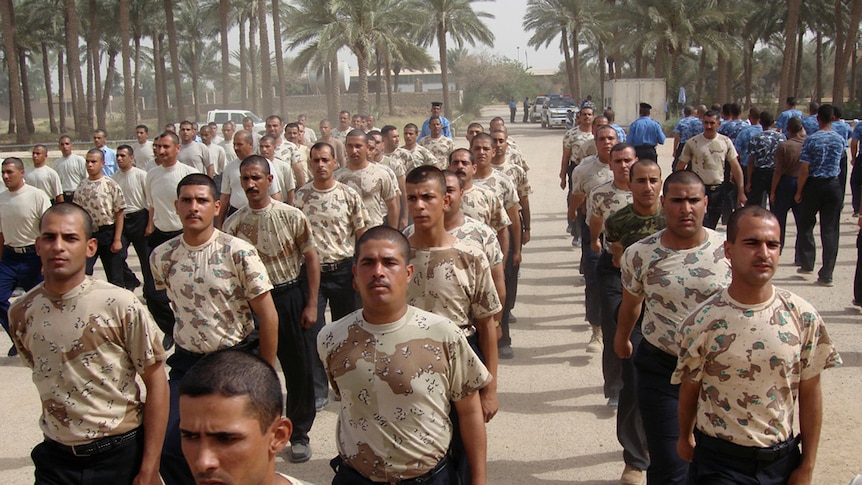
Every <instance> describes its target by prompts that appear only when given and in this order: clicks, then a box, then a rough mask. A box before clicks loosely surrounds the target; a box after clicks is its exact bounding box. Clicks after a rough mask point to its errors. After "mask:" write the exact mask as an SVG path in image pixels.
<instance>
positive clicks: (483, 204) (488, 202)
mask: <svg viewBox="0 0 862 485" xmlns="http://www.w3.org/2000/svg"><path fill="white" fill-rule="evenodd" d="M461 212H463V213H464V215H465V216H467V217H472V218H473V219H476V220H478V221H481V222H484V223H485V224H487V225H488V227H490V228H491V229H493V230H495V231H497V232H500V231H501V230H503V229H505V228H506V227H508V226H511V225H512V220H511V219H509V213H508V212H506V209H504V208H503V203H502V202H501V201H500V199H499V198H497V196H496V195H495V194H494V192H492V191H491V190H489V189H486V188H485V187H482V186H481V185H475V184H474V185H472V186H471V187H470V188H469V189H467V190H465V191H464V193H463V194H461Z"/></svg>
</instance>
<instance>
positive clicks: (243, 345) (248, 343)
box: [174, 338, 260, 359]
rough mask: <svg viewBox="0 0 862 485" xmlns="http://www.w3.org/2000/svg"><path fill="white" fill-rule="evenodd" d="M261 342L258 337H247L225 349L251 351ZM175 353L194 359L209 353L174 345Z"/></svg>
mask: <svg viewBox="0 0 862 485" xmlns="http://www.w3.org/2000/svg"><path fill="white" fill-rule="evenodd" d="M259 343H260V340H259V339H257V338H253V339H251V338H246V339H245V340H243V341H242V342H240V343H238V344H236V345H234V346H233V347H228V348H227V349H225V350H238V351H240V352H251V351H252V350H254V349H255V348H257V346H258V344H259ZM174 353H175V354H180V355H183V356H185V357H190V358H192V359H203V358H204V356H206V355H207V354H201V353H198V352H192V351H191V350H186V349H184V348H182V347H180V346H179V345H175V346H174Z"/></svg>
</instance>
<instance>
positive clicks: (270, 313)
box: [248, 291, 278, 367]
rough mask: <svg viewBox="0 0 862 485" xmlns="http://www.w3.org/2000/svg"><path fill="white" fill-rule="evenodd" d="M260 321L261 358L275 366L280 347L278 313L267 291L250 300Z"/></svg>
mask: <svg viewBox="0 0 862 485" xmlns="http://www.w3.org/2000/svg"><path fill="white" fill-rule="evenodd" d="M248 303H249V304H250V305H251V309H252V310H253V311H254V314H255V315H257V318H258V321H259V322H260V329H259V330H258V335H260V358H261V359H263V360H265V361H267V362H268V363H269V365H271V366H273V367H275V352H276V349H278V313H276V311H275V304H274V303H273V302H272V295H270V293H269V292H268V291H267V292H266V293H264V294H262V295H258V296H256V297H254V298H253V299H251V300H249V302H248Z"/></svg>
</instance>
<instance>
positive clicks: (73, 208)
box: [3, 158, 93, 239]
mask: <svg viewBox="0 0 862 485" xmlns="http://www.w3.org/2000/svg"><path fill="white" fill-rule="evenodd" d="M6 160H9V159H8V158H7V159H6ZM3 164H4V165H5V164H6V162H3ZM48 214H57V215H61V216H68V215H72V214H79V215H80V216H81V220H82V221H84V236H86V238H87V239H90V238H92V237H93V218H92V217H90V213H89V212H87V211H86V210H85V209H84V208H83V207H81V206H79V205H78V204H75V203H74V202H60V203H57V204H54V205H52V206H51V207H49V208H48V210H46V211H45V212H44V213H43V214H42V217H40V218H39V230H40V231H41V230H42V223H43V222H44V221H45V217H47V216H48Z"/></svg>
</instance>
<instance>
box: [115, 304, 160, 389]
mask: <svg viewBox="0 0 862 485" xmlns="http://www.w3.org/2000/svg"><path fill="white" fill-rule="evenodd" d="M123 319H124V320H125V321H124V324H125V325H124V326H125V344H126V345H125V348H126V352H127V353H128V355H129V358H130V359H131V361H132V363H133V364H134V366H135V370H136V371H137V372H138V374H143V373H144V371H145V370H146V368H147V367H149V366H151V365H153V364H155V363H156V362H159V361H164V360H165V359H166V358H167V356H166V355H165V348H164V347H163V346H162V338H164V334H163V333H162V331H161V330H159V328H158V327H157V326H156V322H155V321H154V320H153V317H152V315H150V312H149V311H147V309H146V308H144V306H143V305H142V304H141V303H140V301H139V300H138V299H137V298H134V297H132V302H131V304H130V305H129V306H128V307H126V312H125V315H123Z"/></svg>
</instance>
